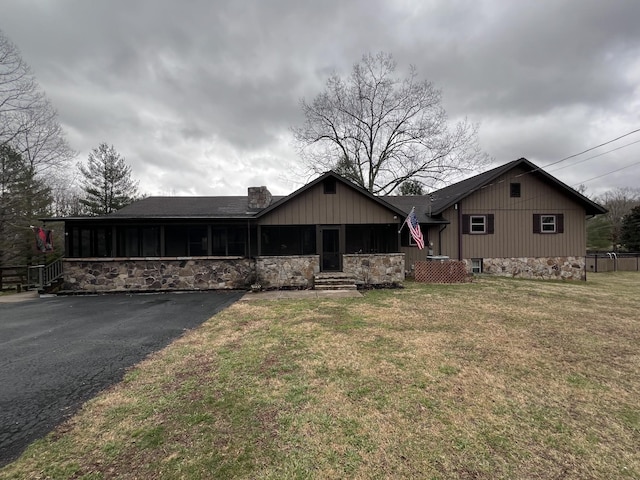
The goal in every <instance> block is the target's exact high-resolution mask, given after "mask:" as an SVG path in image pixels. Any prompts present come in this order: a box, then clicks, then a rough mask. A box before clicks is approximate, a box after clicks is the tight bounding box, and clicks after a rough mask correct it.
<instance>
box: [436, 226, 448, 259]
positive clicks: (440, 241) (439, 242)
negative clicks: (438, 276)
mask: <svg viewBox="0 0 640 480" xmlns="http://www.w3.org/2000/svg"><path fill="white" fill-rule="evenodd" d="M445 228H447V225H446V224H444V225H443V226H442V227H440V230H439V231H438V255H442V232H444V230H445Z"/></svg>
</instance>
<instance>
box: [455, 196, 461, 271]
mask: <svg viewBox="0 0 640 480" xmlns="http://www.w3.org/2000/svg"><path fill="white" fill-rule="evenodd" d="M455 208H456V210H458V260H460V261H461V260H462V205H460V202H458V203H456V206H455Z"/></svg>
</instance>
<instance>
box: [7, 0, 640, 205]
mask: <svg viewBox="0 0 640 480" xmlns="http://www.w3.org/2000/svg"><path fill="white" fill-rule="evenodd" d="M639 21H640V1H637V0H628V1H618V0H610V1H604V0H574V1H563V0H553V1H542V0H531V1H519V0H486V1H481V0H467V1H455V0H431V1H428V0H413V1H412V0H394V1H387V2H383V1H376V0H363V1H349V0H322V1H319V0H318V1H311V0H309V1H304V0H273V1H269V0H262V1H260V0H228V1H220V0H182V1H177V0H176V1H169V0H109V1H107V0H103V1H100V0H92V1H87V0H2V1H1V3H0V29H1V30H2V31H4V33H5V34H6V35H7V36H8V37H9V38H10V39H11V40H12V41H13V42H14V43H15V44H16V45H17V46H18V48H19V49H20V51H21V53H22V57H23V58H24V60H25V61H26V62H27V63H28V64H29V65H30V66H31V67H32V70H33V72H34V74H35V76H36V78H37V80H38V82H39V84H40V85H41V87H42V88H43V89H44V90H45V91H46V93H47V95H48V97H49V98H50V100H51V101H52V103H53V105H54V106H55V107H56V108H57V109H58V112H59V117H60V121H61V123H62V125H63V127H64V129H65V131H66V134H67V138H68V140H69V143H70V144H71V146H72V148H74V149H75V150H76V151H77V152H78V161H85V160H86V158H87V155H88V153H89V151H90V150H91V149H92V148H94V147H96V146H97V145H98V144H99V143H100V142H107V143H109V144H113V145H114V147H115V148H116V150H118V151H119V152H120V153H121V154H122V155H123V156H124V157H125V158H126V160H127V162H128V163H129V164H130V165H131V166H132V169H133V175H134V177H135V178H136V179H139V180H140V187H141V190H142V191H144V192H147V193H149V194H152V195H244V194H246V188H247V187H248V186H259V185H267V186H268V187H269V189H270V190H271V192H272V193H273V194H278V195H281V194H287V193H290V192H292V191H293V190H295V189H296V188H299V187H300V186H302V184H304V183H305V181H306V180H308V179H307V178H301V177H300V176H297V175H295V174H293V173H292V172H293V171H295V170H296V169H295V168H294V167H295V164H296V162H298V158H297V155H296V152H295V149H294V147H293V146H292V143H291V134H290V127H291V126H294V125H297V124H300V123H301V121H302V115H301V109H300V100H301V99H302V98H306V99H307V100H311V99H313V97H315V96H316V95H317V94H318V93H320V92H321V90H322V89H323V86H324V83H325V81H326V79H327V77H328V75H329V74H330V73H331V72H333V71H336V72H338V73H345V74H348V73H349V72H350V70H351V67H352V65H353V64H354V63H355V62H357V61H359V60H360V58H361V57H362V54H363V53H365V52H372V53H375V52H378V51H385V52H389V53H391V54H393V55H394V57H395V59H396V60H397V62H398V67H399V70H400V71H405V70H406V68H407V67H408V66H409V64H413V65H415V67H416V68H417V71H418V74H419V76H420V77H421V78H424V79H428V80H431V81H432V82H433V83H434V84H435V85H436V87H438V88H440V89H441V90H442V91H443V97H444V106H445V108H446V110H447V112H448V114H449V116H450V118H451V119H452V120H455V119H460V118H464V117H467V118H468V119H469V120H470V121H472V122H477V123H479V124H480V142H481V145H482V147H483V149H484V150H485V151H486V152H487V153H488V154H489V155H491V157H493V159H494V162H495V165H500V164H503V163H506V162H508V161H511V160H514V159H517V158H520V157H526V158H528V159H529V160H531V161H532V162H534V163H536V164H538V165H541V166H542V165H546V164H549V163H551V162H554V161H557V160H560V159H562V158H564V157H567V156H569V155H573V154H576V153H578V152H581V151H583V150H586V149H588V148H590V147H593V146H595V145H598V144H601V143H603V142H606V141H608V140H611V139H613V138H615V137H618V136H620V135H623V134H625V133H627V132H630V131H633V130H636V129H638V128H640V28H639V26H638V22H639ZM637 141H640V133H636V134H633V135H629V136H627V137H625V138H623V139H621V140H619V141H617V142H614V143H612V144H609V145H606V146H604V147H602V148H599V149H597V150H594V151H592V152H589V153H588V154H585V155H582V156H579V157H576V158H573V159H571V160H567V161H565V162H563V163H560V164H558V165H557V166H552V167H549V169H548V170H547V171H549V172H550V173H551V174H553V175H555V176H557V177H558V178H559V179H560V180H562V181H563V182H565V183H567V184H569V185H578V184H581V183H584V184H585V186H586V187H587V194H589V195H591V194H594V193H602V192H603V191H606V190H608V189H611V188H614V187H621V186H630V187H638V186H640V164H638V165H635V166H630V167H629V168H625V169H623V170H620V171H619V172H617V173H612V174H610V175H606V176H601V175H604V174H607V173H609V172H612V171H614V170H616V169H621V168H623V167H626V166H629V165H633V164H634V163H638V162H640V143H637V144H634V145H630V146H628V147H624V148H619V147H623V146H624V145H628V144H631V143H632V142H637ZM616 148H619V149H618V150H617V151H615V152H611V153H606V154H604V155H601V156H599V157H597V158H592V159H588V157H592V156H594V155H598V154H601V153H604V152H607V151H609V150H612V149H616ZM578 161H581V163H579V164H576V162H578ZM561 167H565V168H561ZM597 176H601V177H600V178H597V179H595V180H590V179H591V178H593V177H597Z"/></svg>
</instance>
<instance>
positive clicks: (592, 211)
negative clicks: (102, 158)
mask: <svg viewBox="0 0 640 480" xmlns="http://www.w3.org/2000/svg"><path fill="white" fill-rule="evenodd" d="M515 168H520V169H523V170H525V172H526V174H532V175H537V176H539V177H540V178H541V179H542V180H543V181H545V182H548V183H549V184H552V185H554V186H555V187H556V188H559V189H560V190H561V191H563V192H564V193H565V194H566V195H568V196H569V197H571V198H573V199H574V200H575V201H577V202H578V203H580V204H581V205H582V206H583V207H584V208H585V211H586V213H587V214H588V215H597V214H601V213H606V209H604V208H603V207H601V206H600V205H598V204H597V203H595V202H593V201H591V200H589V199H588V198H587V197H585V196H584V195H582V194H580V193H578V192H577V191H576V190H574V189H573V188H571V187H569V186H568V185H565V184H564V183H562V182H561V181H559V180H558V179H557V178H555V177H553V176H552V175H550V174H548V173H547V172H545V171H544V170H542V169H540V168H539V167H537V166H536V165H534V164H533V163H531V162H530V161H529V160H527V159H526V158H520V159H518V160H514V161H512V162H509V163H505V164H504V165H501V166H499V167H496V168H494V169H491V170H489V171H486V172H484V173H481V174H479V175H475V176H473V177H470V178H467V179H466V180H462V181H460V182H458V183H454V184H453V185H449V186H448V187H445V188H442V189H440V190H436V191H434V192H432V193H431V194H429V195H401V196H395V195H386V196H375V195H373V194H372V193H370V192H369V191H367V190H366V189H364V188H362V187H360V186H359V185H356V184H354V183H352V182H350V181H349V180H346V179H345V178H344V177H342V176H340V175H338V174H337V173H335V172H333V171H329V172H326V173H325V174H323V175H321V176H320V177H318V178H316V179H315V180H313V181H311V182H310V183H308V184H306V185H304V186H303V187H301V188H300V189H298V190H296V191H295V192H293V193H291V194H290V195H286V196H273V198H272V201H271V204H270V205H269V206H268V207H267V208H264V209H253V210H252V209H250V208H249V199H248V196H219V197H147V198H143V199H141V200H138V201H136V202H133V203H132V204H130V205H127V206H126V207H124V208H122V209H120V210H118V211H116V212H113V213H111V214H109V215H101V216H98V217H67V218H62V219H57V220H78V219H89V218H90V219H92V220H98V221H100V220H104V221H106V220H109V219H121V220H127V219H130V220H136V219H145V218H147V219H149V218H153V219H185V218H194V219H198V218H201V219H209V218H211V219H214V218H220V219H247V218H256V217H260V216H262V215H264V214H266V213H268V212H270V211H272V210H274V209H276V208H278V207H280V206H281V205H283V204H285V203H287V202H289V201H291V200H292V199H294V198H295V197H296V196H297V195H299V194H300V193H302V192H304V191H306V190H308V189H310V188H312V187H313V186H314V185H317V184H318V183H320V182H322V181H323V180H324V179H326V178H327V177H329V176H332V177H334V178H336V179H337V180H338V181H340V182H342V183H344V184H345V185H348V186H349V187H351V188H353V189H355V190H357V191H359V192H360V193H362V194H363V195H365V196H367V197H369V198H370V199H371V200H373V201H375V202H377V203H379V204H381V205H383V206H385V207H386V208H389V209H390V210H391V211H393V212H395V213H396V214H398V215H404V216H406V215H408V214H409V212H410V211H411V209H412V208H415V211H416V216H417V217H418V220H419V221H420V223H426V224H446V223H449V221H448V220H446V219H444V218H442V213H443V212H444V211H445V210H446V209H447V208H449V207H450V206H452V205H454V204H455V203H458V202H459V201H461V200H462V199H464V198H465V197H468V196H469V195H471V194H472V193H474V192H475V191H477V190H480V189H482V188H485V187H487V186H489V185H491V184H492V182H494V181H495V180H497V179H498V178H499V177H500V176H501V175H503V174H505V173H506V172H508V171H510V170H512V169H515ZM43 220H56V219H43Z"/></svg>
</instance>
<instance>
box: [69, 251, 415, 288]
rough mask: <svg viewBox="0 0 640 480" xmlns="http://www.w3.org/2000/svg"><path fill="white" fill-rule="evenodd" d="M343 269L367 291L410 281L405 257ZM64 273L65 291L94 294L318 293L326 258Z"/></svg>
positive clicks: (118, 261) (142, 262)
mask: <svg viewBox="0 0 640 480" xmlns="http://www.w3.org/2000/svg"><path fill="white" fill-rule="evenodd" d="M343 266H344V268H343V271H344V273H346V274H349V275H351V276H352V277H355V278H356V280H357V282H358V283H359V284H360V285H362V286H367V285H380V286H384V285H399V284H402V282H403V281H404V254H402V253H392V254H379V255H344V256H343ZM63 271H64V274H63V278H64V285H63V287H62V288H63V289H64V290H69V291H78V292H88V293H100V292H139V291H140V292H143V291H147V292H154V291H165V290H167V291H169V290H220V289H243V290H248V289H249V288H251V286H252V285H254V284H257V285H260V288H262V289H267V290H269V289H280V288H313V279H314V276H315V275H316V274H317V273H319V272H320V256H319V255H291V256H261V257H257V258H256V259H251V258H242V257H184V258H180V257H178V258H175V257H173V258H83V259H65V260H64V261H63Z"/></svg>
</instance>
